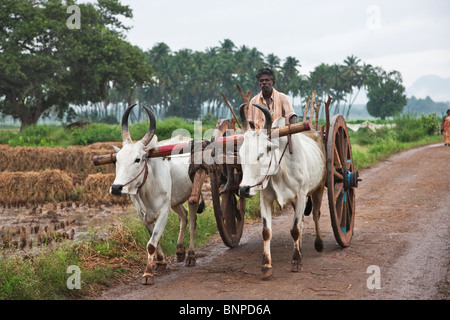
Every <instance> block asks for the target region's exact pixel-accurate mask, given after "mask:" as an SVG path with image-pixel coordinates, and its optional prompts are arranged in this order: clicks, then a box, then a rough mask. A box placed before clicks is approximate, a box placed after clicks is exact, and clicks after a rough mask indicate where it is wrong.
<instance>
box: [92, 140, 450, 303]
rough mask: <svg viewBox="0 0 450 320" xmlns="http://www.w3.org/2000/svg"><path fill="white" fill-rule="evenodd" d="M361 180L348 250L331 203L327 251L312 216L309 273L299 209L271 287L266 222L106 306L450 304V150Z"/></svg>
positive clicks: (429, 150)
mask: <svg viewBox="0 0 450 320" xmlns="http://www.w3.org/2000/svg"><path fill="white" fill-rule="evenodd" d="M360 176H361V177H362V179H363V181H362V182H361V183H360V186H359V188H358V189H357V195H356V199H357V201H356V212H357V215H356V221H355V234H354V236H353V240H352V243H351V245H350V247H348V248H346V249H341V248H340V247H339V246H338V245H337V244H336V242H335V239H334V236H333V232H332V230H331V223H330V218H329V211H328V205H327V199H326V196H325V197H324V200H323V205H322V218H321V226H322V236H323V238H324V246H325V247H324V251H323V252H321V253H319V252H316V251H315V249H314V222H313V220H312V216H308V217H305V230H304V234H303V253H304V259H303V271H302V272H299V273H292V272H291V265H290V261H291V257H292V253H293V244H292V238H291V236H290V232H289V229H290V223H291V221H292V208H286V209H285V210H283V213H282V214H281V215H279V216H277V217H276V218H275V219H274V221H273V231H274V235H273V241H272V256H273V266H274V276H273V279H271V280H269V281H262V280H261V279H260V267H261V257H262V250H263V249H262V244H263V243H262V237H261V230H262V228H261V225H260V223H259V222H258V223H253V224H246V225H245V228H244V235H243V237H242V239H241V243H240V245H239V246H238V247H237V248H234V249H228V248H227V247H225V246H224V245H223V244H222V242H221V240H220V239H216V240H215V241H213V243H211V244H210V245H208V246H207V247H205V248H203V249H201V250H198V251H197V254H198V258H197V266H196V267H195V268H187V267H184V265H183V264H178V263H173V264H171V265H170V266H169V267H168V269H167V270H166V271H164V272H163V273H162V274H159V275H158V276H157V277H156V278H155V284H154V285H152V286H142V285H140V284H139V278H140V274H136V281H133V282H131V283H129V284H126V285H120V286H118V287H115V288H113V289H110V290H108V291H105V292H104V293H103V294H102V295H101V296H100V297H98V299H144V300H146V299H149V300H159V299H163V300H173V299H181V300H184V299H189V300H197V299H206V300H222V299H227V300H228V299H231V300H248V299H251V300H260V299H274V300H280V299H281V300H290V299H315V300H321V299H330V300H338V299H352V300H353V299H363V300H365V299H447V300H448V299H449V298H450V271H449V270H450V147H444V146H443V144H439V145H432V146H426V147H422V148H418V149H413V150H410V151H407V152H403V153H401V154H398V155H396V156H393V157H391V158H390V159H387V160H386V161H383V162H382V163H380V164H379V165H377V166H374V167H373V168H370V169H366V170H363V171H362V172H360ZM371 266H372V267H371ZM373 266H374V267H373ZM143 267H144V266H143ZM368 271H369V272H368ZM378 280H379V284H380V286H379V289H378V288H377V284H378V282H377V281H378Z"/></svg>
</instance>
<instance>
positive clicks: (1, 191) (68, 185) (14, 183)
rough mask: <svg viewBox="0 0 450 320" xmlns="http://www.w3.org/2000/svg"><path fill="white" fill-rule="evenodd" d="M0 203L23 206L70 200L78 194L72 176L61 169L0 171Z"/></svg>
mask: <svg viewBox="0 0 450 320" xmlns="http://www.w3.org/2000/svg"><path fill="white" fill-rule="evenodd" d="M0 181H1V182H2V183H0V204H1V205H3V206H13V207H18V206H23V205H26V204H33V205H35V204H42V203H45V202H54V203H56V202H63V201H69V200H71V199H72V198H73V197H74V194H76V190H75V188H74V186H73V181H72V178H70V177H69V176H68V175H67V174H66V173H64V172H62V171H61V170H45V171H41V172H0Z"/></svg>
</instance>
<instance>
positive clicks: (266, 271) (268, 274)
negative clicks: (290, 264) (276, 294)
mask: <svg viewBox="0 0 450 320" xmlns="http://www.w3.org/2000/svg"><path fill="white" fill-rule="evenodd" d="M261 271H262V273H261V279H262V280H269V279H270V278H272V276H273V269H272V267H262V268H261Z"/></svg>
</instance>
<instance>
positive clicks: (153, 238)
mask: <svg viewBox="0 0 450 320" xmlns="http://www.w3.org/2000/svg"><path fill="white" fill-rule="evenodd" d="M134 106H135V105H133V106H130V107H128V108H127V110H125V113H124V114H123V117H122V140H123V147H122V149H119V148H117V147H114V149H115V151H116V152H117V155H116V178H115V180H114V183H113V185H112V186H111V188H110V193H112V194H114V195H122V194H129V195H130V198H131V201H132V202H133V204H134V205H135V206H136V210H137V212H138V214H139V217H140V218H141V220H142V222H143V223H144V225H145V227H146V228H147V230H148V232H149V234H150V240H149V242H148V243H147V253H148V260H147V266H146V268H145V272H144V275H143V278H142V279H143V281H142V283H143V284H153V283H154V274H153V260H154V256H155V253H156V263H157V267H158V268H160V267H163V268H164V267H165V265H166V260H165V256H164V253H163V252H162V249H161V246H160V244H159V240H160V238H161V235H162V233H163V231H164V228H165V226H166V223H167V218H168V216H169V214H170V212H171V208H172V209H173V211H175V212H176V213H177V214H178V216H179V217H180V232H179V236H178V240H177V259H178V261H179V262H181V261H183V260H184V258H185V250H184V233H185V229H186V224H187V212H186V209H185V208H184V207H183V203H185V202H186V201H187V200H188V198H189V196H190V194H191V191H192V182H191V180H190V178H189V175H188V169H189V164H190V157H173V158H171V159H170V160H168V159H164V158H162V157H157V158H148V157H147V153H146V151H145V150H144V148H145V147H146V149H152V148H155V147H157V146H158V143H157V137H156V135H155V134H154V133H155V128H156V119H155V116H154V115H153V113H152V112H151V111H150V109H148V108H147V107H145V106H144V108H145V110H146V111H147V114H148V116H149V118H150V127H149V129H148V131H147V133H146V134H145V136H144V137H143V138H142V139H141V140H139V141H138V142H136V143H133V141H132V140H131V137H130V133H129V130H128V116H129V114H130V111H131V109H132V108H133V107H134ZM203 205H204V203H202V207H203ZM197 210H198V211H199V212H201V210H202V208H199V204H195V205H189V231H190V244H189V251H188V257H187V259H186V266H194V265H195V253H194V234H195V226H196V218H197V217H196V213H197Z"/></svg>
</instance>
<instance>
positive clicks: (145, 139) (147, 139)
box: [139, 106, 156, 146]
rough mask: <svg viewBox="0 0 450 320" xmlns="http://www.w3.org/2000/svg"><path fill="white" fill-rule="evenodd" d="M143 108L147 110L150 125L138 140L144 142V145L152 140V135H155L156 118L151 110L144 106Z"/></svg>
mask: <svg viewBox="0 0 450 320" xmlns="http://www.w3.org/2000/svg"><path fill="white" fill-rule="evenodd" d="M144 109H145V111H147V115H148V118H149V119H150V125H149V127H148V130H147V133H146V134H145V136H144V137H143V138H142V139H141V140H139V141H140V142H142V143H143V144H144V146H146V145H147V144H148V143H149V142H150V141H151V140H152V138H153V136H154V135H155V130H156V118H155V115H154V114H153V112H152V111H151V110H150V109H149V108H147V107H146V106H144Z"/></svg>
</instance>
